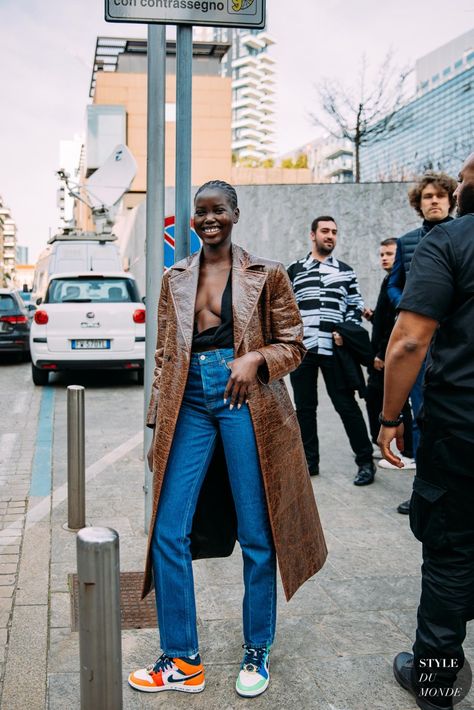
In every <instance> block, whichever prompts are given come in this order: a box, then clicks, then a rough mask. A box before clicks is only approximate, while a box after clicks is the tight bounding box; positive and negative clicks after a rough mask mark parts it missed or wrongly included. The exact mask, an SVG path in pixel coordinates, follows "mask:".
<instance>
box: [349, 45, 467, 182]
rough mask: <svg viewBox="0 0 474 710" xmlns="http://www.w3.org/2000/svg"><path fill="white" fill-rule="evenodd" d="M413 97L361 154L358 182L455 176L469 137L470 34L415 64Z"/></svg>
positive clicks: (463, 157)
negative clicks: (425, 174) (428, 174)
mask: <svg viewBox="0 0 474 710" xmlns="http://www.w3.org/2000/svg"><path fill="white" fill-rule="evenodd" d="M416 67H417V85H418V94H417V96H415V98H414V99H413V100H412V101H409V102H408V103H407V104H405V106H403V107H402V108H401V109H400V110H399V111H398V112H397V113H396V114H395V117H394V120H393V121H392V124H391V125H392V128H391V130H390V131H389V132H387V133H386V134H385V135H384V136H382V137H381V139H380V140H379V141H378V142H375V143H371V144H368V145H366V146H364V147H363V148H362V150H361V176H362V180H363V181H364V182H378V181H391V180H412V179H414V178H416V177H417V176H419V175H420V174H421V173H423V172H425V171H426V170H443V171H445V172H447V173H450V174H451V175H457V173H458V171H459V167H460V165H461V163H462V162H463V160H464V159H465V158H466V156H467V155H468V154H469V153H470V152H472V148H473V136H474V31H471V32H467V33H465V34H464V35H462V36H461V37H459V38H457V39H456V40H453V41H452V42H448V43H447V44H446V45H443V46H442V47H440V48H439V49H437V50H436V51H434V52H430V54H427V55H426V56H425V57H422V58H421V59H419V60H418V62H417V64H416Z"/></svg>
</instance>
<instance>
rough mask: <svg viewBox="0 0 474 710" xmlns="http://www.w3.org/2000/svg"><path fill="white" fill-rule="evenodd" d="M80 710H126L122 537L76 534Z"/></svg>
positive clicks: (94, 531)
mask: <svg viewBox="0 0 474 710" xmlns="http://www.w3.org/2000/svg"><path fill="white" fill-rule="evenodd" d="M76 540H77V576H78V579H79V651H80V661H81V710H122V643H121V640H122V639H121V627H120V560H119V535H118V533H117V532H116V531H115V530H112V529H111V528H99V527H90V528H84V529H83V530H80V531H79V532H78V533H77V538H76Z"/></svg>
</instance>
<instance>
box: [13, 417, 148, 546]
mask: <svg viewBox="0 0 474 710" xmlns="http://www.w3.org/2000/svg"><path fill="white" fill-rule="evenodd" d="M142 441H143V432H141V431H139V432H137V433H136V434H134V435H133V436H131V437H130V439H127V441H124V443H123V444H120V446H117V448H116V449H113V450H112V451H109V452H108V453H107V454H105V456H102V458H101V459H99V460H98V461H95V462H94V463H93V464H91V465H90V466H88V467H87V468H86V484H87V482H88V481H92V480H93V479H94V478H96V477H97V476H98V475H99V474H101V473H102V472H103V471H105V470H106V469H107V468H108V467H109V466H111V465H112V464H114V463H115V462H116V461H119V460H120V459H122V458H123V457H124V456H126V455H127V454H128V453H129V452H130V451H132V449H134V448H135V447H137V446H138V445H139V444H141V443H142ZM86 490H87V489H86ZM66 499H67V483H63V484H62V486H59V487H58V488H55V489H54V491H53V504H52V506H51V505H50V500H49V496H48V497H47V498H45V499H43V500H42V501H40V502H39V503H37V504H36V505H34V506H33V507H32V508H31V509H30V510H29V511H28V515H27V519H26V527H27V528H29V527H31V526H32V525H34V524H35V523H38V522H40V520H43V518H46V517H47V516H48V515H49V512H50V509H54V508H57V507H58V505H60V504H61V503H63V502H64V501H65V500H66ZM1 534H2V533H1V532H0V538H1Z"/></svg>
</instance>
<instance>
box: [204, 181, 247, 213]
mask: <svg viewBox="0 0 474 710" xmlns="http://www.w3.org/2000/svg"><path fill="white" fill-rule="evenodd" d="M204 190H222V192H223V193H224V194H225V196H226V197H227V199H228V200H229V204H230V206H231V208H232V209H233V210H235V209H237V207H238V202H237V193H236V191H235V188H233V187H232V185H229V183H228V182H224V181H223V180H209V182H205V183H204V185H201V187H200V188H198V191H197V192H196V194H195V195H194V202H196V200H197V198H198V195H199V194H200V193H201V192H203V191H204Z"/></svg>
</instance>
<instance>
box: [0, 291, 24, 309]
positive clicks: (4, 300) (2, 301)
mask: <svg viewBox="0 0 474 710" xmlns="http://www.w3.org/2000/svg"><path fill="white" fill-rule="evenodd" d="M18 310H20V309H19V308H18V305H17V303H16V301H15V299H14V298H13V296H9V295H8V294H7V293H0V313H13V312H14V311H18Z"/></svg>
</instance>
